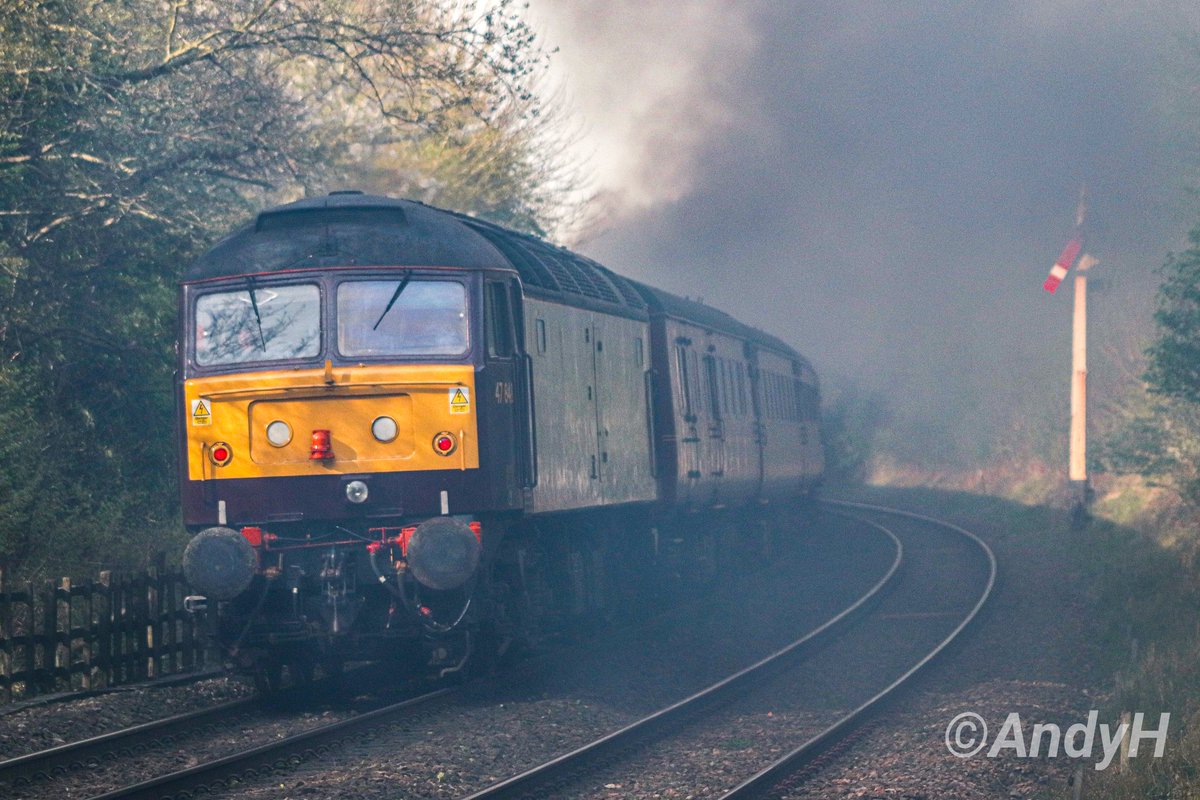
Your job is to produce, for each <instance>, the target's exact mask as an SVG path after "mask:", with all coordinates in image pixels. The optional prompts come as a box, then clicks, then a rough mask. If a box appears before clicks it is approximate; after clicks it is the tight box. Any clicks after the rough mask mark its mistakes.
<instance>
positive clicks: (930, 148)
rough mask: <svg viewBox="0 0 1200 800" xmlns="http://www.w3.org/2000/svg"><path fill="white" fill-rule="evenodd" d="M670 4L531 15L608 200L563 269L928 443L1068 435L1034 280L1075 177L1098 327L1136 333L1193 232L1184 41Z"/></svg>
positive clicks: (1057, 312)
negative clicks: (725, 334)
mask: <svg viewBox="0 0 1200 800" xmlns="http://www.w3.org/2000/svg"><path fill="white" fill-rule="evenodd" d="M685 6H686V8H687V9H689V10H688V11H686V12H681V11H680V10H679V9H680V8H681V6H680V4H674V3H670V4H668V3H659V4H653V5H651V6H650V7H649V8H646V7H643V6H641V5H639V4H634V3H632V2H622V3H616V4H614V3H611V2H578V0H537V2H536V4H535V5H534V7H533V9H532V11H533V12H534V16H535V21H536V20H537V19H539V18H540V19H543V20H546V21H547V23H546V26H545V28H544V30H545V31H546V36H545V38H546V39H547V41H548V43H549V44H550V45H552V46H553V45H556V46H559V47H561V48H562V52H561V53H560V54H559V61H558V68H559V69H560V70H562V71H563V73H564V74H565V75H566V78H567V85H568V87H569V92H570V94H571V96H572V97H573V98H574V101H575V103H576V104H577V106H578V107H579V108H580V109H581V113H582V115H583V116H584V117H585V119H586V125H585V132H586V131H589V130H590V131H592V132H593V133H590V134H587V135H588V136H589V137H593V138H590V139H588V141H590V142H594V143H596V144H595V152H596V161H597V166H596V169H597V175H598V180H599V181H600V183H601V185H602V187H604V188H606V189H608V190H609V191H608V197H609V199H610V201H613V200H615V201H616V202H615V205H614V206H613V209H612V213H610V215H609V217H608V226H607V229H606V231H605V232H604V233H603V234H601V235H599V236H595V237H593V238H592V239H590V240H589V241H585V242H583V243H582V244H581V249H582V250H583V252H585V253H587V254H588V255H591V256H594V257H596V258H597V259H599V260H600V261H602V262H603V263H606V264H608V265H609V266H612V267H613V268H615V269H617V270H619V271H622V272H624V273H626V274H629V275H631V276H632V277H636V278H641V279H644V280H647V281H649V282H651V283H653V284H655V285H660V286H663V287H664V288H667V289H669V290H672V291H675V292H677V293H680V294H686V295H690V296H692V297H697V296H699V297H702V298H703V299H704V300H705V301H706V302H708V303H711V304H713V305H716V306H719V307H721V308H723V309H724V310H727V311H729V312H731V313H733V314H735V315H736V316H738V317H739V318H743V319H753V320H757V322H758V323H759V324H760V326H761V327H763V328H765V329H767V330H770V331H772V332H775V333H777V334H779V335H781V336H783V337H784V338H785V339H787V340H788V341H789V342H791V343H793V344H794V345H795V346H797V347H798V348H800V349H801V350H802V351H803V352H806V353H808V354H810V356H811V357H812V358H813V359H814V361H815V362H816V365H817V367H818V369H820V370H821V371H823V372H824V374H825V375H826V376H827V377H833V378H835V379H836V378H837V377H838V376H841V377H843V378H845V379H847V380H851V379H852V380H854V381H856V382H859V383H861V384H863V385H865V386H868V387H870V388H874V389H879V390H882V391H885V392H888V393H890V394H891V395H892V396H894V397H896V398H902V400H901V401H900V402H899V405H900V406H901V410H902V411H904V412H905V413H906V414H908V416H909V417H911V419H912V420H914V424H919V426H920V427H922V428H923V429H925V430H927V431H933V432H935V433H937V432H939V431H943V432H944V431H947V430H948V428H956V427H957V426H963V427H964V428H969V429H972V430H973V431H974V432H973V433H969V434H965V435H966V436H968V437H969V436H990V437H993V438H994V437H997V436H1001V435H1003V432H1004V430H1005V426H1007V425H1010V424H1012V419H1013V418H1014V417H1015V418H1019V417H1020V416H1021V415H1022V414H1023V413H1024V409H1026V408H1027V409H1029V410H1030V411H1037V410H1041V412H1042V413H1044V411H1045V409H1047V408H1050V409H1051V413H1055V412H1054V411H1053V409H1054V408H1055V407H1056V406H1055V405H1054V404H1055V403H1060V401H1061V403H1060V404H1061V405H1062V406H1063V409H1062V411H1063V415H1064V419H1065V403H1066V400H1065V388H1066V385H1067V383H1066V380H1067V378H1066V376H1067V375H1068V369H1069V367H1068V359H1069V341H1068V331H1069V315H1070V309H1069V303H1070V298H1069V296H1067V297H1062V296H1061V295H1063V294H1064V293H1063V292H1060V293H1059V295H1060V296H1059V297H1057V298H1055V297H1050V296H1048V295H1046V293H1045V292H1042V291H1041V288H1040V287H1041V284H1042V281H1043V280H1044V278H1045V274H1046V270H1047V269H1048V268H1049V266H1050V264H1051V262H1052V261H1053V259H1054V256H1055V255H1056V254H1057V252H1058V248H1060V247H1061V245H1062V242H1063V240H1064V235H1065V234H1067V233H1068V232H1069V231H1070V227H1071V224H1072V222H1073V210H1074V206H1075V201H1076V196H1077V193H1078V190H1079V186H1080V185H1081V184H1082V183H1085V182H1086V183H1087V185H1088V188H1089V192H1090V195H1091V198H1092V204H1091V211H1090V217H1089V224H1088V233H1089V241H1088V248H1089V251H1090V252H1092V253H1093V254H1094V255H1095V256H1096V257H1098V258H1099V259H1100V262H1101V266H1100V267H1098V268H1097V269H1096V270H1095V271H1094V273H1093V274H1094V277H1096V278H1102V279H1104V280H1106V281H1107V283H1108V284H1109V286H1110V287H1111V288H1110V290H1109V294H1108V295H1107V296H1105V295H1098V296H1097V309H1096V325H1097V326H1098V331H1102V330H1103V327H1104V326H1105V325H1106V322H1105V315H1106V314H1108V315H1110V319H1111V317H1112V315H1116V314H1118V313H1119V312H1120V313H1125V312H1127V311H1128V310H1130V309H1136V313H1137V315H1138V319H1139V320H1141V321H1142V323H1144V324H1143V325H1142V328H1141V329H1142V330H1143V331H1146V330H1148V329H1149V315H1148V313H1147V307H1148V303H1147V300H1148V298H1149V297H1150V295H1151V294H1152V292H1153V289H1154V287H1155V286H1156V284H1157V281H1156V280H1155V279H1154V276H1153V270H1154V268H1155V267H1157V265H1159V264H1161V263H1162V260H1163V258H1164V256H1165V254H1166V253H1167V252H1168V251H1170V250H1172V249H1175V248H1177V247H1178V245H1179V244H1180V242H1181V241H1182V234H1183V232H1184V231H1186V229H1187V226H1188V224H1189V222H1190V220H1189V216H1190V212H1191V209H1190V208H1189V207H1188V203H1189V201H1188V199H1187V196H1186V193H1185V192H1184V188H1185V186H1186V185H1187V184H1189V183H1194V180H1193V179H1191V178H1188V177H1187V176H1186V175H1181V173H1180V171H1179V165H1180V162H1181V159H1187V158H1189V157H1190V156H1191V155H1194V153H1191V152H1184V151H1180V150H1179V149H1178V143H1179V142H1180V141H1185V140H1187V139H1188V138H1189V136H1190V134H1191V133H1192V132H1194V130H1195V126H1194V124H1192V123H1189V122H1188V121H1187V120H1186V119H1185V118H1184V116H1183V115H1182V114H1180V113H1179V111H1180V106H1181V105H1187V104H1188V103H1189V102H1191V101H1190V95H1189V94H1188V93H1187V91H1186V86H1187V84H1188V81H1189V77H1190V76H1191V75H1194V74H1195V73H1196V72H1197V71H1198V70H1197V67H1196V60H1195V58H1194V55H1193V53H1192V52H1191V50H1189V46H1188V45H1186V44H1185V42H1184V40H1183V39H1182V38H1181V37H1180V36H1179V33H1178V32H1179V31H1180V30H1181V26H1182V27H1183V28H1186V29H1190V30H1193V31H1200V22H1198V21H1197V20H1195V19H1189V18H1187V16H1186V15H1185V14H1183V13H1182V10H1181V9H1175V10H1172V9H1170V8H1168V7H1167V6H1165V5H1163V4H1156V3H1148V2H1135V3H1130V4H1120V5H1119V6H1112V5H1110V4H1109V5H1106V4H1099V3H1092V2H1082V0H1078V1H1076V2H1067V3H1062V2H1035V3H1030V4H1019V5H1009V4H1000V5H996V4H984V5H974V6H971V5H967V6H964V5H961V4H955V3H948V2H927V3H921V4H917V5H904V4H901V5H896V4H880V3H874V2H866V1H865V0H863V1H861V2H849V3H846V2H833V1H832V0H827V1H826V2H814V3H804V4H793V3H768V2H765V1H763V2H755V1H753V0H743V1H742V2H736V3H726V4H718V3H715V2H707V0H706V1H705V2H699V3H694V4H685ZM539 15H540V17H539ZM1192 16H1195V14H1193V15H1192ZM1189 26H1190V28H1189ZM1189 59H1191V61H1189ZM1189 63H1190V64H1191V67H1188V66H1186V65H1187V64H1189ZM1181 65H1183V66H1181ZM1066 294H1067V295H1069V292H1067V293H1066ZM1058 301H1061V302H1058ZM1109 327H1112V328H1115V327H1118V325H1117V323H1116V322H1115V321H1112V323H1111V325H1110V326H1109ZM1098 335H1100V334H1099V333H1098ZM1047 343H1049V346H1048V345H1047ZM1060 384H1061V386H1060ZM974 423H979V424H978V425H974ZM956 435H957V434H953V433H947V434H946V436H948V437H950V438H953V436H956ZM979 444H980V443H979V442H967V443H965V444H964V443H962V442H957V443H956V442H949V443H948V446H949V447H951V448H956V447H957V448H958V449H959V450H961V449H963V447H967V448H968V449H969V448H971V447H975V446H977V445H979Z"/></svg>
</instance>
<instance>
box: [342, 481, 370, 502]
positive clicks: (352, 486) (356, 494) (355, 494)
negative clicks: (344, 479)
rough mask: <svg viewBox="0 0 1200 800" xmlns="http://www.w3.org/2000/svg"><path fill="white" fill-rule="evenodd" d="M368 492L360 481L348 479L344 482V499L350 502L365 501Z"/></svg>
mask: <svg viewBox="0 0 1200 800" xmlns="http://www.w3.org/2000/svg"><path fill="white" fill-rule="evenodd" d="M368 494H370V491H369V490H368V489H367V485H366V484H365V483H363V482H362V481H350V482H349V483H347V484H346V499H347V500H349V501H350V502H351V503H365V502H367V495H368Z"/></svg>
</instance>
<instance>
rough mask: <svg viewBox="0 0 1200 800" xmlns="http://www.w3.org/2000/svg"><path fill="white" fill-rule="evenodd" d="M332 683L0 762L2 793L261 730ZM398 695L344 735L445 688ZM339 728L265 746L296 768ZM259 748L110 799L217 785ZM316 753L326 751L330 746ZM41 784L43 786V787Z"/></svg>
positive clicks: (254, 762)
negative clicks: (228, 733) (311, 747)
mask: <svg viewBox="0 0 1200 800" xmlns="http://www.w3.org/2000/svg"><path fill="white" fill-rule="evenodd" d="M368 674H374V673H373V672H372V669H371V668H370V667H367V668H360V669H358V670H355V671H354V672H348V673H346V675H344V676H341V678H343V679H350V680H354V679H356V678H363V676H365V675H368ZM376 680H378V678H376ZM336 685H337V683H336V681H334V680H331V679H324V680H322V681H318V682H316V683H313V684H308V685H305V686H300V687H293V688H290V689H287V690H285V691H283V692H280V693H279V694H277V695H274V696H272V697H270V698H268V699H264V698H261V697H246V698H242V699H238V700H233V701H230V702H226V703H221V704H219V705H215V706H212V707H210V708H204V709H198V710H195V711H190V712H187V713H183V714H177V715H173V716H170V717H164V718H162V719H158V720H153V721H150V722H145V723H142V724H139V725H134V726H131V727H128V728H123V729H120V730H117V731H113V732H110V733H106V734H102V735H98V736H94V737H91V738H88V739H82V740H79V741H75V742H70V743H67V744H63V745H60V746H58V747H53V748H49V749H46V750H41V751H38V752H34V753H29V754H26V755H23V756H18V757H14V758H11V759H8V760H5V761H0V796H5V797H7V796H13V797H24V796H26V794H27V793H30V792H33V793H35V794H42V793H45V792H46V791H48V790H49V791H55V792H56V793H57V792H58V791H60V790H61V789H62V787H60V786H58V785H57V782H58V781H60V780H61V781H66V782H70V781H71V780H72V779H74V778H76V777H77V776H82V777H83V779H84V780H85V781H87V779H88V778H89V777H93V776H94V774H95V773H98V772H102V771H103V770H105V769H111V768H113V767H114V766H117V765H119V764H120V763H122V762H123V761H125V762H127V761H128V760H130V759H136V758H139V757H141V756H143V755H153V754H154V753H157V752H168V751H170V750H171V749H172V748H175V747H180V746H186V744H187V743H188V742H189V741H194V740H197V739H201V738H203V737H206V736H208V735H209V734H215V733H219V732H221V731H225V730H230V729H238V728H243V727H245V728H253V727H254V726H255V724H256V721H257V723H259V724H260V726H261V724H262V723H263V722H264V721H265V720H266V719H268V718H269V716H270V715H272V714H278V713H279V712H280V711H282V710H285V709H289V708H307V707H309V706H311V705H312V698H313V697H314V696H315V697H321V696H323V695H325V694H329V695H333V694H334V693H335V691H336V690H335V687H336ZM400 691H401V693H402V694H405V693H406V694H407V695H410V696H408V697H406V699H405V700H403V701H401V702H398V703H392V704H390V705H387V706H380V704H379V703H378V702H376V704H375V705H376V707H375V708H373V709H372V710H371V711H369V712H368V713H365V714H361V715H359V716H357V717H351V718H349V719H347V720H343V721H342V722H344V723H348V724H346V725H345V730H347V731H351V730H354V725H353V724H349V723H359V722H360V721H361V723H363V724H368V723H369V722H371V721H372V720H379V721H380V723H379V724H383V723H384V722H385V721H386V719H387V713H386V712H388V711H392V712H395V713H403V714H410V715H411V714H414V713H417V708H418V707H419V706H420V705H422V704H423V703H424V702H432V701H434V700H436V699H438V698H440V697H441V696H442V695H443V694H445V693H446V692H448V691H449V690H445V689H443V690H438V691H433V692H428V693H426V694H424V695H420V696H418V697H415V698H414V697H411V694H412V692H411V691H408V692H405V691H404V689H403V688H401V690H400ZM340 728H341V723H334V724H327V725H323V726H321V727H320V728H313V729H310V730H308V731H303V732H301V733H297V734H295V735H293V736H289V737H287V738H285V739H280V740H277V741H275V742H272V747H271V748H267V749H268V750H269V751H270V752H271V753H275V754H277V756H276V757H277V758H283V759H285V760H288V761H290V762H291V763H299V762H302V761H303V760H305V759H306V758H307V757H310V756H311V754H309V755H306V756H304V757H298V756H296V755H295V752H304V751H305V750H306V749H307V745H306V743H307V742H308V741H310V740H311V739H314V738H320V737H321V736H328V737H330V738H331V739H334V738H336V737H337V735H338V732H339V730H340ZM260 749H263V748H259V747H254V748H249V749H247V750H246V751H244V752H243V753H240V754H235V756H234V757H233V758H232V759H214V760H212V761H209V762H205V763H201V764H198V765H196V766H195V767H191V768H188V769H183V770H179V771H178V772H174V773H170V774H168V775H163V776H162V777H160V778H156V779H154V780H148V781H144V782H139V783H138V784H134V785H130V786H128V787H125V788H124V789H122V790H119V791H116V792H110V793H109V794H112V795H115V796H130V797H160V796H162V795H163V792H168V793H169V792H171V791H182V792H186V791H190V790H191V789H194V788H198V787H201V788H203V787H206V786H212V785H215V784H217V783H220V782H221V769H222V767H223V766H224V765H225V764H226V763H230V764H237V763H243V762H244V763H245V764H246V765H247V768H248V769H254V768H255V767H259V768H261V763H262V759H256V758H255V752H256V751H258V750H260ZM319 749H321V751H322V752H324V751H326V750H328V749H329V748H328V747H325V748H319ZM89 773H92V775H89ZM213 775H217V776H218V777H216V778H211V777H210V776H213ZM43 784H46V785H45V786H43ZM79 788H80V787H78V786H72V787H71V789H72V793H73V794H75V795H76V796H82V793H81V792H80V791H79ZM85 791H86V789H85ZM123 792H128V794H123ZM105 796H107V795H105Z"/></svg>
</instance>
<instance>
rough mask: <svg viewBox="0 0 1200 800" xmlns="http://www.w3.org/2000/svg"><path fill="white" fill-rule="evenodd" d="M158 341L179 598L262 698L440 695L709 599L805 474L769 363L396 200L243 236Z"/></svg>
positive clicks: (810, 389) (787, 405) (269, 218)
mask: <svg viewBox="0 0 1200 800" xmlns="http://www.w3.org/2000/svg"><path fill="white" fill-rule="evenodd" d="M179 319H180V321H181V322H180V324H181V330H180V335H179V359H180V364H179V376H180V379H179V383H178V386H177V391H178V398H177V404H178V409H179V413H180V415H181V425H180V426H179V430H180V434H179V458H180V475H181V492H182V504H183V516H184V521H185V523H186V524H187V526H188V528H189V529H190V530H191V531H193V532H194V534H195V535H194V536H193V538H192V540H191V542H190V543H189V545H188V547H187V550H186V552H185V554H184V569H185V573H186V575H187V577H188V580H189V582H190V584H191V585H192V587H193V588H194V590H195V591H196V592H197V595H195V596H193V597H191V598H189V602H190V604H191V605H192V607H200V606H205V607H207V609H208V611H209V615H210V618H211V619H212V620H213V632H214V635H215V636H216V639H217V641H218V642H219V644H220V645H221V646H222V647H223V648H224V651H225V652H226V654H227V656H228V658H229V660H230V662H231V663H233V664H235V665H236V666H238V667H240V668H242V669H245V670H249V671H253V672H254V673H255V674H256V675H258V676H259V677H260V679H261V681H262V682H263V683H264V685H266V686H268V687H270V686H272V685H274V684H276V683H278V681H279V680H280V677H281V675H282V674H283V672H284V669H285V666H286V670H287V672H289V673H291V675H292V677H293V678H300V677H305V676H307V675H309V674H311V672H312V670H313V668H314V667H315V666H317V665H322V666H323V669H325V670H336V669H337V668H338V667H339V665H340V664H341V663H343V662H344V661H345V660H347V659H355V660H360V659H363V660H367V659H380V658H399V659H404V660H408V661H409V662H411V664H412V665H413V666H414V667H417V668H423V669H428V670H432V671H435V672H442V673H446V672H452V671H455V670H458V669H461V668H462V666H463V665H464V664H465V663H467V661H468V658H469V657H470V656H471V655H472V653H476V654H484V653H487V654H495V653H498V652H501V651H503V650H504V648H505V647H507V646H508V645H509V644H510V643H512V642H514V641H520V640H521V639H522V638H528V637H532V636H535V635H537V633H536V632H538V631H546V630H553V629H554V628H555V627H556V626H561V625H564V624H568V623H570V622H571V621H572V620H578V619H580V618H582V617H588V616H595V615H603V614H604V613H605V612H606V610H609V609H610V607H611V606H612V605H613V603H614V598H621V597H624V598H629V597H635V598H636V597H650V596H652V595H653V594H654V592H655V591H656V589H657V588H658V587H660V586H662V585H664V584H665V583H669V582H670V581H671V580H673V579H675V578H676V577H678V576H680V575H684V574H700V575H703V574H713V573H715V572H718V571H719V570H720V569H721V568H722V563H723V561H724V560H726V559H728V558H730V554H731V552H732V551H733V550H735V549H736V548H737V547H738V546H739V540H740V539H744V538H746V537H758V536H760V535H761V530H759V529H758V528H757V526H756V525H755V524H754V522H753V521H754V520H755V519H756V516H755V510H756V509H760V508H762V507H763V506H764V505H768V504H780V503H785V502H790V501H794V500H796V499H798V498H805V497H809V496H811V495H812V493H813V492H814V490H815V489H816V487H817V486H818V484H819V482H820V479H821V475H822V470H823V461H822V452H821V446H820V440H819V434H818V429H817V428H818V413H819V392H818V384H817V378H816V374H815V373H814V371H813V369H812V367H811V365H810V364H809V363H808V362H807V361H806V360H805V359H804V358H803V357H801V356H800V355H799V354H798V353H796V352H795V351H794V350H793V349H792V348H790V347H789V346H787V345H786V344H784V343H783V342H782V341H780V340H778V339H776V338H774V337H772V336H769V335H767V334H765V333H762V332H761V331H758V330H756V329H754V328H752V327H750V326H747V325H744V324H742V323H740V322H738V321H737V320H735V319H733V318H732V317H730V316H729V315H727V314H724V313H722V312H720V311H717V310H715V309H713V308H711V307H709V306H706V305H703V304H701V303H697V302H693V301H690V300H687V299H684V298H681V297H677V296H674V295H671V294H668V293H667V292H663V291H660V290H658V289H655V288H652V287H650V286H646V285H644V284H641V283H638V282H636V281H632V280H629V279H626V278H624V277H622V276H620V275H618V274H616V273H614V272H612V271H611V270H609V269H606V268H605V267H603V266H601V265H600V264H597V263H596V262H594V261H592V260H589V259H587V258H584V257H582V256H579V255H577V254H575V253H572V252H570V251H568V250H565V249H562V248H559V247H556V246H553V245H550V244H548V243H546V242H544V241H541V240H539V239H537V238H535V237H532V236H528V235H525V234H522V233H517V232H514V231H511V230H507V229H505V228H502V227H499V226H497V225H494V224H491V223H488V222H485V221H482V220H479V219H475V218H472V217H469V216H465V215H461V214H457V213H453V212H449V211H444V210H440V209H436V208H433V207H430V206H427V205H424V204H421V203H417V202H411V201H405V200H397V199H392V198H387V197H379V196H371V195H365V194H362V193H358V192H335V193H333V194H331V195H329V196H327V197H321V198H312V199H306V200H301V201H299V202H295V203H290V204H288V205H284V206H280V207H277V208H273V209H270V210H267V211H263V212H262V213H260V214H259V215H258V216H257V217H256V219H255V220H254V221H253V222H252V223H251V224H249V225H248V226H246V227H245V228H243V229H241V230H239V231H237V232H235V233H233V234H232V235H231V236H229V237H228V238H226V239H225V240H224V241H222V242H220V243H219V244H217V245H216V246H215V247H214V248H213V249H212V250H211V251H210V252H208V253H207V254H206V255H204V256H203V257H202V258H200V259H199V260H198V261H197V262H196V263H195V264H193V265H192V266H191V267H190V268H189V269H188V270H187V272H186V275H185V279H184V281H183V283H182V290H181V293H180V300H179Z"/></svg>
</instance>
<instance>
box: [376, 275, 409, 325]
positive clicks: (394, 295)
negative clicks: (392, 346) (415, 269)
mask: <svg viewBox="0 0 1200 800" xmlns="http://www.w3.org/2000/svg"><path fill="white" fill-rule="evenodd" d="M410 278H412V273H411V272H406V273H404V278H403V279H402V280H401V281H400V283H399V285H397V286H396V291H394V292H392V299H391V300H388V304H387V308H385V309H384V310H383V313H382V314H380V315H379V319H377V320H375V325H374V326H373V327H372V328H371V330H373V331H374V330H379V323H381V322H383V318H384V317H386V316H387V313H388V312H389V311H391V310H392V306H394V305H396V301H397V300H398V299H400V293H401V292H403V291H404V287H405V286H408V281H409V279H410Z"/></svg>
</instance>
